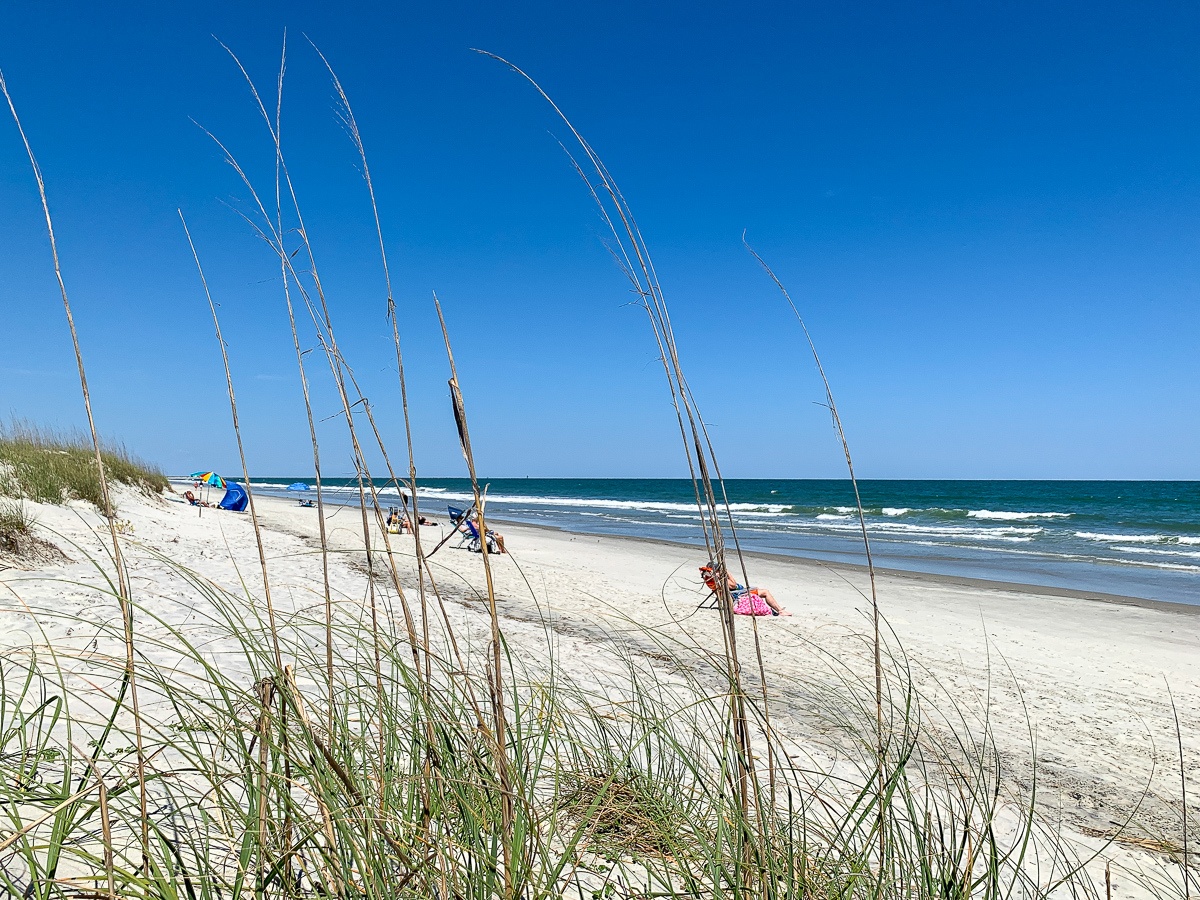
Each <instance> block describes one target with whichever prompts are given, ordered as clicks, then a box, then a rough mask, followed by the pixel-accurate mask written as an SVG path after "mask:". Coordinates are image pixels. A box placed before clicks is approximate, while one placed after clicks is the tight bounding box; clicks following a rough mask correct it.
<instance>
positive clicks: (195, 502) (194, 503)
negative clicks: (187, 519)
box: [183, 491, 208, 506]
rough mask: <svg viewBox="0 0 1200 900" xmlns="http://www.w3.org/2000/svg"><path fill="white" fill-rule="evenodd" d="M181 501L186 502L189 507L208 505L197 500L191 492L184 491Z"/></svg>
mask: <svg viewBox="0 0 1200 900" xmlns="http://www.w3.org/2000/svg"><path fill="white" fill-rule="evenodd" d="M183 499H184V500H186V501H187V502H188V505H189V506H208V504H207V503H205V502H204V501H202V500H197V499H196V495H195V494H193V493H192V492H191V491H184V492H183Z"/></svg>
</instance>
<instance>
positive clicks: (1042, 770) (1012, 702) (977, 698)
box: [0, 492, 1200, 896]
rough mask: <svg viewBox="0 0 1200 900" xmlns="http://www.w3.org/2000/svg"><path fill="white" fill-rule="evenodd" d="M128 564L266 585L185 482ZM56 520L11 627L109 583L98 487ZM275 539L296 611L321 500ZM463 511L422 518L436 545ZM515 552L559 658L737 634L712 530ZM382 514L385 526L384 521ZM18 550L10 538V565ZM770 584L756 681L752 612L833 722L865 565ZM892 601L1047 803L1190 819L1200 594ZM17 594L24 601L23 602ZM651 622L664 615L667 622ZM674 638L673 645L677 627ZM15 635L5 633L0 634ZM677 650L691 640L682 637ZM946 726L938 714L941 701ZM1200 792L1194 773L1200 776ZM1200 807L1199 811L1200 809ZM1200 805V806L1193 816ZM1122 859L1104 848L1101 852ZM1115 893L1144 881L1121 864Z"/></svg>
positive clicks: (799, 695)
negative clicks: (186, 491)
mask: <svg viewBox="0 0 1200 900" xmlns="http://www.w3.org/2000/svg"><path fill="white" fill-rule="evenodd" d="M119 506H120V517H121V519H122V521H123V522H124V523H125V524H124V525H123V528H124V530H125V531H126V541H127V543H128V557H129V571H130V575H131V583H132V585H133V590H134V593H135V598H136V599H137V600H138V601H139V602H140V603H142V604H143V605H145V606H146V607H147V608H153V609H154V610H155V611H156V612H157V613H158V614H159V615H161V616H163V617H164V618H165V619H167V620H169V621H173V622H177V623H180V624H183V623H186V622H187V621H188V620H189V617H192V618H194V617H195V616H196V612H197V609H196V608H197V604H200V603H202V602H203V598H201V597H197V596H195V593H194V592H189V591H188V589H187V586H186V585H185V584H183V583H181V581H180V580H179V579H178V578H177V577H171V572H170V570H171V566H170V565H167V564H165V563H164V562H163V561H162V559H161V558H160V557H166V558H167V559H169V560H171V561H172V562H173V563H174V564H177V565H182V566H184V567H187V568H189V569H192V570H194V571H196V572H198V573H200V574H201V575H203V576H204V577H206V578H209V579H211V580H212V581H214V582H215V583H217V584H220V585H224V586H225V587H228V588H229V589H231V590H233V591H235V592H237V591H239V585H240V584H241V581H242V579H244V580H245V582H246V584H247V585H248V586H249V588H250V589H251V590H252V591H254V592H256V593H257V592H258V590H259V588H260V587H261V574H260V573H259V569H258V562H257V555H256V553H255V550H254V538H253V533H252V530H251V527H250V521H249V516H248V515H245V514H235V513H228V512H225V511H221V510H208V509H206V510H203V511H200V510H197V509H196V508H193V507H189V506H187V505H186V504H185V503H183V502H182V500H181V499H179V497H172V496H164V498H163V499H158V498H154V499H147V498H144V497H141V496H139V495H136V494H133V493H129V492H123V493H121V494H120V495H119ZM31 508H32V509H33V510H34V512H35V515H36V517H37V519H38V522H39V534H40V535H41V536H42V537H44V538H46V539H48V540H51V541H53V542H54V543H56V544H57V545H58V546H59V547H60V548H61V549H62V550H63V551H64V552H65V553H66V554H67V556H68V557H70V559H71V561H70V562H67V563H60V564H57V565H49V566H46V565H45V564H42V565H43V566H44V567H43V568H42V569H40V570H32V571H29V570H25V569H21V568H0V595H3V596H4V597H5V599H4V600H3V601H0V644H2V645H3V647H11V646H15V645H20V644H23V643H24V644H28V643H35V644H36V643H38V642H39V641H41V640H43V637H42V636H41V635H40V634H39V632H38V631H37V629H35V628H34V627H33V624H32V622H31V620H30V618H29V616H28V614H27V613H26V612H25V610H24V605H25V604H27V605H28V606H29V607H32V608H35V609H38V608H48V609H72V610H76V611H79V612H81V613H83V614H84V617H85V618H86V617H88V616H92V617H94V618H95V619H96V620H97V621H101V620H104V619H105V617H109V618H111V617H112V616H113V615H114V613H115V610H114V609H113V607H112V604H111V603H109V602H107V601H106V600H104V598H98V596H97V595H96V593H95V592H94V591H93V590H91V589H89V588H88V587H87V585H89V584H96V583H98V582H99V580H100V576H99V573H98V571H97V569H96V568H95V567H94V566H93V565H92V563H91V562H89V561H88V560H87V558H86V557H87V556H89V555H90V556H92V557H94V558H101V559H103V558H104V549H103V547H104V538H105V537H106V535H107V532H106V530H105V529H104V528H103V525H102V520H101V519H100V517H99V516H98V515H97V513H96V511H95V510H94V509H92V508H90V507H88V506H87V505H86V504H72V505H70V506H67V507H50V506H41V505H36V504H31ZM257 509H258V513H259V518H260V521H261V523H262V524H263V525H264V526H265V530H264V547H265V550H266V554H267V556H268V559H269V563H270V575H271V580H272V591H273V594H274V596H275V598H276V606H277V609H279V611H280V615H282V616H286V615H288V613H289V611H291V610H295V609H299V608H307V607H314V606H316V604H318V603H319V602H321V599H320V596H319V595H320V593H321V591H320V584H321V579H320V555H319V553H318V552H317V550H316V548H317V533H318V529H317V510H316V509H310V508H301V507H299V506H298V505H297V504H296V502H294V501H287V500H282V499H273V498H265V497H260V498H258V499H257ZM326 517H327V529H328V534H329V540H330V544H331V546H332V547H333V548H335V549H338V550H339V551H344V552H339V553H338V554H337V555H336V556H335V557H334V562H333V566H332V580H333V583H334V588H335V591H336V592H337V594H338V596H339V597H340V598H341V599H340V601H339V602H341V603H343V604H349V605H353V604H354V603H357V602H360V601H361V597H362V596H363V594H364V590H365V584H366V579H365V577H364V573H365V563H364V554H362V552H361V549H362V531H361V528H362V519H361V515H360V511H359V510H357V509H355V508H347V507H331V508H328V509H327V510H326ZM447 527H448V526H447V523H446V522H445V521H444V517H443V520H442V524H441V526H439V527H428V526H427V527H425V528H423V529H422V540H423V542H424V544H425V549H426V550H427V551H428V549H430V548H431V547H432V546H433V545H434V544H435V543H437V541H438V539H439V538H440V537H441V536H442V535H444V534H446V533H447ZM499 527H500V529H501V530H502V531H503V532H504V534H505V537H506V543H507V547H508V549H509V550H510V553H509V554H508V555H505V556H492V557H491V559H492V563H493V569H494V572H495V576H496V584H497V592H498V596H499V598H500V601H501V602H500V605H499V606H500V611H501V615H502V618H503V623H504V625H503V627H504V630H505V634H506V637H507V639H508V640H509V642H510V644H511V645H512V646H513V648H514V649H515V651H516V652H517V653H518V654H521V655H523V656H524V657H525V658H527V659H529V660H533V661H536V660H538V659H541V658H544V657H545V656H546V653H547V637H548V635H549V638H550V640H551V641H552V642H553V647H554V649H555V650H556V651H557V658H558V660H559V663H560V664H561V665H563V666H564V668H565V669H566V670H567V671H569V672H570V673H571V674H572V675H573V676H575V677H576V678H579V679H581V680H585V681H586V680H587V679H589V678H592V679H594V678H596V677H598V676H599V675H600V674H602V673H619V672H621V671H622V668H623V667H622V664H621V662H620V659H619V658H618V654H615V653H614V648H616V649H619V650H620V652H623V653H630V654H633V655H635V656H639V657H641V658H642V659H643V661H644V662H645V663H646V664H650V665H655V666H662V667H663V669H664V671H669V670H670V669H672V668H673V667H675V666H680V665H684V666H692V667H695V668H697V669H700V668H702V666H701V664H700V662H699V660H698V656H697V652H698V651H700V652H702V651H718V652H719V650H720V647H721V635H720V630H719V626H718V621H717V616H716V613H715V612H713V611H711V610H707V609H700V608H698V605H699V604H700V603H701V601H702V600H703V599H704V596H705V594H706V593H707V591H706V590H705V589H704V588H703V587H702V586H701V585H700V581H699V576H698V572H697V567H698V566H699V565H700V564H702V563H703V562H704V561H705V559H704V558H703V551H701V550H698V549H695V548H689V547H684V546H679V545H673V544H668V543H663V542H657V541H650V540H637V539H627V538H614V537H595V536H587V535H577V534H568V533H565V532H559V531H555V530H549V529H542V528H533V527H526V526H518V525H511V524H503V525H500V526H499ZM381 539H382V535H380V534H379V533H378V532H377V531H376V532H375V535H374V537H373V540H374V541H375V542H376V543H377V545H378V544H379V543H381ZM390 540H391V541H392V543H393V548H394V549H395V551H396V552H397V555H398V557H399V558H400V559H401V560H402V564H401V568H402V571H403V573H404V578H405V581H406V583H408V584H409V585H414V584H415V574H414V567H413V564H412V558H411V557H412V553H413V538H412V537H411V536H409V535H403V536H391V537H390ZM455 544H456V541H454V540H451V541H450V542H449V544H447V545H446V546H444V547H443V548H442V549H440V550H439V551H438V552H437V554H436V555H435V556H434V557H433V560H432V563H433V565H434V572H435V575H436V576H437V578H438V581H439V587H440V588H441V590H442V594H443V596H444V597H445V598H446V600H447V610H448V615H449V617H450V618H451V620H452V622H453V623H454V627H455V628H456V629H461V633H462V634H463V635H465V636H466V638H465V639H466V640H467V641H468V643H470V642H474V643H475V645H476V646H482V644H483V643H484V642H485V641H486V617H485V608H484V606H483V604H482V603H481V602H480V598H481V596H482V594H483V590H484V578H483V569H482V565H481V557H480V555H478V554H474V553H470V552H468V551H466V550H464V549H456V548H455V547H454V545H455ZM6 563H9V564H11V563H12V561H11V560H7V561H6V560H0V567H2V566H4V565H5V564H6ZM747 566H748V569H749V578H750V580H751V583H753V584H763V585H766V586H768V587H770V588H771V589H772V590H773V591H774V593H775V595H776V596H777V597H778V598H779V599H780V600H781V601H782V602H783V603H784V604H785V605H786V606H787V607H788V608H789V609H790V610H791V611H792V612H793V613H794V615H793V616H792V617H790V618H782V617H780V618H774V617H773V618H764V619H759V620H751V619H739V620H738V641H739V646H740V650H741V653H742V657H743V659H744V660H745V661H746V669H747V679H748V681H750V682H751V683H752V684H753V685H754V688H755V690H758V671H757V664H756V663H755V662H754V659H755V653H754V645H755V633H756V632H757V641H758V642H759V643H760V646H761V656H762V660H763V665H764V669H765V674H766V683H767V686H768V688H769V696H770V699H771V712H772V716H773V718H774V721H775V724H776V726H777V727H778V728H780V730H781V731H782V732H783V733H784V734H785V735H786V736H787V738H788V739H789V740H791V741H794V742H796V743H797V744H800V745H802V744H803V743H804V742H805V741H806V740H810V739H811V740H815V739H816V738H817V737H818V735H817V734H816V730H817V729H819V724H818V723H817V722H816V720H815V719H814V717H813V715H812V713H813V706H814V704H815V703H816V702H817V700H816V699H815V697H816V696H817V694H819V692H820V686H821V682H822V680H823V679H831V678H832V677H833V676H832V675H831V672H833V671H834V670H835V669H836V666H837V665H838V664H845V666H846V667H847V671H849V672H852V673H857V674H859V675H861V676H864V677H865V676H869V673H870V662H869V653H868V650H867V643H866V640H865V637H864V635H866V634H868V633H869V630H870V618H869V613H870V603H869V600H868V598H869V596H870V587H869V582H868V579H867V576H866V573H865V571H863V570H861V569H856V568H853V567H844V566H842V567H839V566H832V565H825V564H818V563H813V562H808V561H803V560H795V559H783V558H778V557H767V556H753V555H752V556H748V557H747ZM877 588H878V596H879V603H880V608H881V610H882V612H883V614H884V616H885V617H886V625H887V628H888V629H890V631H891V632H892V634H893V636H889V643H890V645H891V646H893V647H895V648H899V647H902V648H903V652H904V654H905V655H906V658H907V660H908V664H909V666H910V667H911V670H912V672H913V675H914V678H915V680H916V682H917V684H918V685H919V686H920V687H921V689H922V691H923V693H924V694H925V695H926V696H927V697H928V698H929V700H928V703H927V707H928V708H929V709H931V710H932V709H933V708H937V709H940V710H942V711H945V710H947V709H951V708H953V707H955V706H957V708H958V709H960V710H962V711H963V714H964V715H965V716H966V718H967V720H968V721H969V722H971V723H974V724H976V725H978V723H979V722H982V721H983V720H984V719H985V718H986V719H987V721H988V722H989V724H990V727H991V730H992V733H993V735H994V739H995V742H996V746H997V749H998V751H999V753H1000V757H1001V759H1002V762H1003V772H1004V777H1005V780H1006V784H1007V786H1008V788H1009V789H1010V790H1011V791H1012V792H1013V793H1014V794H1016V793H1020V792H1021V791H1028V790H1029V788H1030V786H1031V785H1032V783H1033V777H1032V776H1033V772H1034V768H1033V762H1032V761H1033V758H1034V753H1035V750H1036V759H1037V784H1038V797H1039V805H1040V808H1041V810H1042V811H1043V813H1044V814H1046V815H1047V816H1048V817H1049V818H1051V819H1054V820H1057V821H1060V822H1061V823H1062V827H1063V829H1064V831H1065V832H1066V833H1067V834H1068V836H1070V837H1071V838H1072V839H1074V840H1075V841H1077V842H1078V843H1079V844H1080V846H1082V847H1084V848H1095V847H1099V846H1100V845H1101V843H1102V842H1101V841H1100V840H1099V836H1101V835H1105V834H1109V833H1112V832H1114V831H1115V830H1116V829H1117V828H1118V827H1119V826H1120V825H1121V823H1122V822H1123V821H1124V820H1125V819H1126V818H1127V817H1129V816H1130V815H1134V816H1135V819H1136V822H1137V826H1136V828H1137V830H1138V832H1139V833H1141V834H1143V835H1147V836H1151V837H1160V836H1161V837H1167V838H1170V839H1174V840H1178V837H1179V835H1180V825H1179V823H1180V817H1179V814H1180V807H1179V800H1178V796H1179V792H1178V785H1179V768H1178V767H1179V762H1178V756H1177V752H1178V751H1177V746H1176V737H1175V731H1174V722H1173V718H1172V715H1171V708H1170V705H1169V702H1168V694H1167V683H1168V682H1169V684H1170V688H1171V690H1172V691H1173V692H1174V696H1175V701H1176V704H1177V706H1178V710H1179V715H1180V720H1181V722H1182V726H1183V744H1184V754H1185V757H1186V758H1187V759H1188V760H1189V775H1190V776H1191V783H1192V786H1193V790H1195V788H1196V785H1195V774H1196V768H1195V765H1196V764H1195V762H1194V761H1195V760H1197V759H1200V732H1198V729H1197V727H1196V725H1197V723H1198V721H1200V712H1198V710H1200V666H1198V665H1197V660H1200V615H1197V613H1198V612H1200V608H1190V607H1183V606H1172V605H1170V604H1151V603H1138V602H1134V601H1129V602H1120V601H1118V600H1116V599H1112V598H1110V599H1108V600H1097V599H1087V597H1086V596H1085V595H1071V594H1070V593H1069V592H1062V591H1055V592H1042V591H1038V590H1036V589H1030V588H1018V587H1016V586H1012V585H998V584H989V583H983V582H970V581H966V580H955V579H947V578H937V577H929V576H919V575H911V574H902V573H882V574H880V575H879V576H878V578H877ZM18 598H19V602H18ZM44 627H45V638H46V639H49V640H50V641H51V642H52V643H56V644H59V645H61V646H67V645H71V646H76V647H77V646H79V645H81V644H82V643H83V642H85V641H86V640H89V639H91V638H90V636H88V635H85V634H81V633H71V632H68V631H67V630H66V629H67V626H65V625H62V624H59V623H57V622H54V621H49V622H46V623H44ZM141 627H147V628H148V627H151V626H149V625H143V626H141ZM652 635H653V636H652ZM672 646H673V647H675V648H676V649H675V651H672V650H671V647H672ZM3 647H0V651H2V649H3ZM672 657H674V658H672ZM927 721H928V725H929V727H931V728H934V729H936V728H938V727H939V725H938V723H937V721H936V716H933V715H930V716H929V717H928V719H927ZM1193 796H1194V794H1193ZM1196 814H1197V811H1196V809H1194V808H1193V810H1192V812H1191V815H1192V816H1196ZM1195 821H1200V819H1195ZM1104 855H1105V857H1111V858H1112V859H1113V860H1114V861H1115V863H1116V864H1117V865H1119V866H1121V867H1122V869H1123V870H1131V869H1134V868H1138V867H1141V868H1146V867H1155V866H1157V865H1159V862H1157V861H1156V858H1155V857H1154V856H1153V855H1151V854H1149V853H1146V852H1143V851H1142V850H1140V849H1138V848H1136V847H1133V846H1130V845H1128V844H1125V845H1118V846H1114V847H1109V848H1108V849H1107V850H1105V854H1104ZM1096 865H1099V866H1100V869H1099V871H1102V868H1103V863H1102V862H1098V863H1096V864H1093V866H1091V867H1089V868H1091V869H1093V870H1095V866H1096ZM1116 893H1117V894H1118V895H1120V896H1133V895H1136V894H1138V893H1139V891H1138V890H1136V889H1135V885H1134V884H1133V880H1132V879H1130V878H1126V877H1124V876H1123V875H1122V876H1119V877H1118V886H1117V891H1116Z"/></svg>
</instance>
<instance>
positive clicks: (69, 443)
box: [0, 424, 167, 509]
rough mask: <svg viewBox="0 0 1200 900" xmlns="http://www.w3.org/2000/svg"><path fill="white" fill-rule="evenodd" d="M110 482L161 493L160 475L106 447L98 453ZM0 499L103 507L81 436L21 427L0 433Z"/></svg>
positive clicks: (90, 451)
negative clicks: (73, 503) (74, 502)
mask: <svg viewBox="0 0 1200 900" xmlns="http://www.w3.org/2000/svg"><path fill="white" fill-rule="evenodd" d="M101 456H102V458H103V460H104V470H105V473H106V474H107V476H108V478H109V480H110V482H120V483H121V484H125V485H128V486H130V487H133V488H136V489H138V490H140V491H144V492H145V493H147V494H156V493H159V492H160V491H163V490H165V489H166V488H167V478H166V476H165V475H163V474H162V472H160V471H158V470H157V469H155V468H153V467H152V466H149V465H147V464H146V463H144V462H142V461H140V460H138V459H136V458H134V457H133V456H132V455H131V454H130V453H129V452H128V451H127V450H126V449H125V448H124V447H122V446H119V445H109V446H108V447H106V448H104V450H103V451H102V454H101ZM0 494H3V495H7V496H9V497H21V498H25V499H28V500H34V501H36V502H38V503H64V502H66V501H67V500H86V501H87V502H89V503H91V504H93V505H95V506H96V507H98V508H101V509H102V508H103V507H104V492H103V490H102V488H101V484H100V473H99V471H98V470H97V468H96V456H95V451H94V450H93V449H92V445H91V441H90V439H88V438H86V437H84V436H83V435H79V434H73V435H63V434H56V433H54V432H49V431H44V430H41V429H38V428H36V427H33V426H30V425H25V424H14V425H10V426H9V427H8V428H5V429H0Z"/></svg>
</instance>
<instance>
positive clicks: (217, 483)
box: [188, 472, 225, 488]
mask: <svg viewBox="0 0 1200 900" xmlns="http://www.w3.org/2000/svg"><path fill="white" fill-rule="evenodd" d="M188 478H194V479H196V480H197V481H200V482H203V483H204V484H211V485H212V486H213V487H219V488H223V487H225V479H224V478H222V477H221V476H220V475H218V474H217V473H216V472H193V473H192V474H191V475H189V476H188Z"/></svg>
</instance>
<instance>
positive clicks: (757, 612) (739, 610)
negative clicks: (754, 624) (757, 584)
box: [733, 591, 771, 616]
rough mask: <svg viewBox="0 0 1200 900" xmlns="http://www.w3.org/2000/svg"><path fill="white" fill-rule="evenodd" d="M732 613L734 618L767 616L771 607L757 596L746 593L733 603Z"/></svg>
mask: <svg viewBox="0 0 1200 900" xmlns="http://www.w3.org/2000/svg"><path fill="white" fill-rule="evenodd" d="M733 613H734V615H736V616H769V615H771V607H769V606H767V601H766V600H764V599H763V598H762V597H760V596H758V594H755V593H752V592H750V591H747V592H746V593H744V594H742V595H741V596H740V597H738V598H737V600H736V601H734V604H733Z"/></svg>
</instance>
